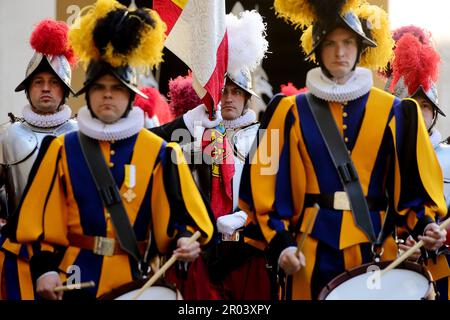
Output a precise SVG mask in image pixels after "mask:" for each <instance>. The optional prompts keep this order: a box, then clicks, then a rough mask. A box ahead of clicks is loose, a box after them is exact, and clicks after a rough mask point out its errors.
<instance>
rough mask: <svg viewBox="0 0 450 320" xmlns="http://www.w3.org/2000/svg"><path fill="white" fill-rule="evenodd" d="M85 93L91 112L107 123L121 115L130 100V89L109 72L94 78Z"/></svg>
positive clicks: (112, 121)
mask: <svg viewBox="0 0 450 320" xmlns="http://www.w3.org/2000/svg"><path fill="white" fill-rule="evenodd" d="M87 94H88V95H89V100H90V105H91V109H92V112H93V113H94V114H95V115H96V117H97V118H98V119H100V121H102V122H104V123H108V124H109V123H114V122H116V121H117V120H119V119H120V118H121V117H122V116H123V114H124V113H125V111H126V110H127V107H128V102H129V100H130V90H129V89H128V88H127V87H126V86H125V85H123V84H122V83H121V82H120V81H119V80H117V79H116V78H115V77H114V76H112V75H109V74H106V75H104V76H102V77H100V78H98V79H97V80H95V81H94V83H93V84H92V85H91V86H90V88H89V91H88V92H87Z"/></svg>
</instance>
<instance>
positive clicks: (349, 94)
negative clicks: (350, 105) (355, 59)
mask: <svg viewBox="0 0 450 320" xmlns="http://www.w3.org/2000/svg"><path fill="white" fill-rule="evenodd" d="M306 86H307V87H308V90H309V92H311V94H313V95H314V96H316V97H318V98H320V99H323V100H325V101H330V102H331V101H332V102H347V101H352V100H355V99H358V98H360V97H362V96H363V95H365V94H366V93H368V92H369V91H370V89H371V88H372V86H373V79H372V73H371V72H370V70H368V69H365V68H359V67H358V68H356V69H355V71H353V75H352V76H351V78H350V79H348V81H347V82H346V83H345V84H342V85H341V84H337V83H336V82H334V81H333V80H331V79H330V78H328V77H327V76H325V75H324V74H323V72H322V69H321V68H314V69H312V70H310V71H309V72H308V74H307V76H306Z"/></svg>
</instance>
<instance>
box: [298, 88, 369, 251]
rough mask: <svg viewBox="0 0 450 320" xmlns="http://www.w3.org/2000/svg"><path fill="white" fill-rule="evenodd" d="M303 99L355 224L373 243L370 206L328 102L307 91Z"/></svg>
mask: <svg viewBox="0 0 450 320" xmlns="http://www.w3.org/2000/svg"><path fill="white" fill-rule="evenodd" d="M306 98H307V100H308V104H309V106H310V108H311V111H312V114H313V116H314V120H315V122H316V124H317V127H318V128H319V130H320V133H321V134H322V137H323V140H324V142H325V145H326V146H327V149H328V153H329V154H330V156H331V159H333V163H334V166H335V167H336V169H337V171H338V174H339V178H340V179H341V182H342V185H343V186H344V190H345V191H346V193H347V196H348V198H349V201H350V206H351V209H352V212H353V219H355V223H356V225H358V227H359V228H361V229H362V230H363V231H364V233H365V234H366V235H367V236H368V237H369V239H370V241H371V242H372V243H375V242H376V238H375V231H374V229H373V225H372V220H371V219H370V213H369V207H368V206H367V202H366V198H365V196H364V193H363V191H362V188H361V184H360V183H359V177H358V173H357V172H356V169H355V166H354V165H353V162H352V160H351V159H350V157H349V155H348V150H347V147H346V146H345V143H344V141H343V140H342V137H341V134H340V133H339V130H338V128H337V126H336V122H335V121H334V118H333V115H332V114H331V111H330V109H329V107H328V104H326V103H324V101H323V100H320V99H318V98H316V97H314V96H313V95H312V94H310V93H307V94H306Z"/></svg>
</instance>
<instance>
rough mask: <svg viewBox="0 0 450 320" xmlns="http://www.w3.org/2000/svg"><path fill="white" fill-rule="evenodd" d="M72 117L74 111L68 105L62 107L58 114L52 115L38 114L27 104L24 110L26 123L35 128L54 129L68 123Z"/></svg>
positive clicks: (23, 114)
mask: <svg viewBox="0 0 450 320" xmlns="http://www.w3.org/2000/svg"><path fill="white" fill-rule="evenodd" d="M71 115H72V109H70V107H69V106H68V105H66V104H64V105H62V106H61V108H60V110H59V111H58V112H55V113H52V114H38V113H36V112H34V111H33V110H32V109H31V106H30V105H29V104H27V105H26V106H25V107H24V108H23V110H22V116H23V118H24V119H25V121H26V122H27V123H29V124H31V125H33V126H35V127H40V128H53V127H57V126H60V125H62V124H63V123H65V122H67V121H68V120H69V119H70V116H71Z"/></svg>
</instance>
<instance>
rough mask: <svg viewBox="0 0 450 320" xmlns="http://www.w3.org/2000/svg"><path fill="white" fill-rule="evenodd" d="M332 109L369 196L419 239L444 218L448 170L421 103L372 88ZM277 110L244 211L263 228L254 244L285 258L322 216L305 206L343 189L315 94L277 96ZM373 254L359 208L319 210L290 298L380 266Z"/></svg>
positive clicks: (251, 161) (309, 295) (376, 215)
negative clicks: (385, 201)
mask: <svg viewBox="0 0 450 320" xmlns="http://www.w3.org/2000/svg"><path fill="white" fill-rule="evenodd" d="M329 107H330V109H331V112H332V114H333V117H334V120H335V122H336V124H337V126H338V128H339V130H340V133H341V135H342V136H343V138H344V141H345V144H346V146H347V148H348V150H349V152H350V155H351V159H352V161H353V162H354V165H355V167H356V170H357V172H358V175H359V179H360V182H361V186H362V189H363V192H364V194H365V196H366V197H369V198H379V197H385V196H386V195H387V196H388V198H389V199H390V203H392V205H393V206H395V208H396V214H395V215H396V218H395V220H396V222H397V223H398V224H401V225H406V226H407V227H408V229H409V230H410V231H411V232H413V234H414V233H415V234H416V235H417V234H419V233H420V232H421V231H422V230H423V228H424V226H425V225H426V224H427V223H429V222H431V221H433V220H434V217H435V215H436V214H437V215H439V216H441V217H443V216H444V215H445V213H446V206H445V201H444V196H443V190H442V185H443V184H442V179H443V178H442V173H441V170H440V169H439V163H438V161H437V159H436V156H435V154H434V151H433V147H432V146H431V144H430V141H429V138H428V134H427V131H426V129H425V125H424V121H423V119H422V115H421V112H420V109H419V107H418V105H417V103H416V102H415V101H414V100H409V99H406V100H403V101H400V100H398V99H397V98H395V97H394V96H392V95H390V94H387V93H385V92H383V91H381V90H378V89H376V88H373V89H371V90H370V91H369V92H368V93H367V94H365V95H363V96H362V97H360V98H358V99H355V100H353V101H349V102H348V103H346V104H339V103H329ZM268 113H269V118H268V119H269V120H266V121H265V122H266V123H265V124H264V125H265V127H264V128H265V129H267V130H266V132H265V133H264V134H263V135H261V137H260V138H259V139H258V147H257V149H256V152H255V153H254V154H253V155H252V156H251V157H249V158H248V159H247V164H246V166H245V168H244V172H243V176H242V179H241V189H240V206H241V208H244V209H245V211H246V212H247V213H248V214H249V216H250V217H251V219H252V225H251V227H253V229H255V226H259V233H260V234H261V235H262V237H261V238H262V239H247V241H248V242H253V243H256V244H258V242H259V244H260V246H264V245H265V244H268V248H269V251H270V252H272V253H273V257H274V258H275V259H277V258H278V256H279V254H280V253H281V251H282V250H283V249H285V248H286V247H288V246H291V245H294V246H295V245H296V242H295V239H294V238H293V233H295V234H296V235H297V237H298V236H299V235H300V234H301V232H304V231H305V228H306V224H307V222H308V220H309V218H310V217H311V215H312V214H313V213H314V210H315V209H314V208H313V207H306V206H305V205H304V204H305V195H307V194H315V195H317V194H334V193H335V192H337V191H343V190H344V189H343V186H342V184H341V182H340V179H339V176H338V173H337V171H336V169H335V167H334V165H333V162H332V160H331V158H330V156H329V154H328V152H327V148H326V145H325V143H324V141H323V138H322V136H321V134H320V132H319V128H318V127H317V125H316V124H315V121H314V119H313V115H312V112H311V109H310V107H309V105H308V103H307V100H306V96H305V95H304V94H300V95H297V96H293V97H282V96H277V97H275V98H274V99H273V101H272V103H271V106H270V108H269V111H268ZM385 215H386V212H385V211H370V217H371V220H372V224H373V227H374V231H375V233H376V234H378V233H379V231H380V229H381V226H382V223H383V221H384V218H385ZM300 217H303V218H302V220H300ZM299 220H300V221H299ZM298 226H300V228H299V227H298ZM298 229H299V230H300V232H298V231H299V230H298ZM257 233H258V232H255V234H257ZM249 234H250V233H249ZM370 248H371V246H370V242H369V239H368V237H367V236H366V235H365V233H363V231H362V230H361V229H359V228H358V227H357V226H356V224H355V222H354V219H353V216H352V212H351V211H346V210H335V209H333V208H320V210H319V212H318V215H317V218H316V220H315V223H314V226H313V228H312V232H311V234H310V235H309V236H308V237H307V239H306V243H305V245H304V249H303V253H304V255H305V257H306V267H305V268H302V269H301V270H300V271H299V272H297V273H296V274H294V275H293V277H292V278H291V279H288V282H287V287H286V291H285V292H286V297H287V298H292V299H314V298H317V296H318V294H319V293H320V291H321V289H322V288H323V287H324V286H326V284H327V283H328V282H329V281H330V280H332V279H333V278H334V277H336V276H337V275H339V274H340V273H342V272H344V271H345V270H348V269H350V268H352V267H355V266H358V265H361V264H363V263H365V262H371V261H372V259H373V257H372V254H371V249H370ZM396 255H397V246H396V244H395V241H394V239H393V237H388V238H387V239H386V241H385V243H384V254H383V255H382V260H392V259H394V258H395V257H396Z"/></svg>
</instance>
